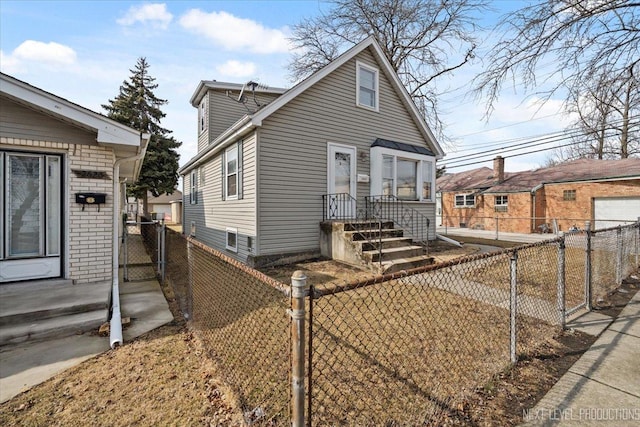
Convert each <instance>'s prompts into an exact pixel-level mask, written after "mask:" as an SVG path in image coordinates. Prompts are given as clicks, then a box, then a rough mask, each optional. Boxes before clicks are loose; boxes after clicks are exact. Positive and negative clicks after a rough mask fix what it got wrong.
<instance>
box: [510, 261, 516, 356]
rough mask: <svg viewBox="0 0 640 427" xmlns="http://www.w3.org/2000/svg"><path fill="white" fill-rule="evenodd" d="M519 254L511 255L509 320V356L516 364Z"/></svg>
mask: <svg viewBox="0 0 640 427" xmlns="http://www.w3.org/2000/svg"><path fill="white" fill-rule="evenodd" d="M517 265H518V252H517V251H513V252H512V253H511V264H510V266H511V269H510V276H511V287H510V292H509V296H510V301H511V308H510V310H509V314H510V319H509V330H510V336H509V338H510V348H509V354H510V356H511V363H516V362H517V361H518V358H517V355H516V352H517V336H516V329H517V323H516V322H517V315H518V311H517V310H518V270H517V269H518V267H517Z"/></svg>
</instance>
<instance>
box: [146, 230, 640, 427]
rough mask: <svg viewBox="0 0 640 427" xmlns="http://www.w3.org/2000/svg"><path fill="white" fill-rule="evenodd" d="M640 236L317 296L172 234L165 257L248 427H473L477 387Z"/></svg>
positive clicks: (602, 286)
mask: <svg viewBox="0 0 640 427" xmlns="http://www.w3.org/2000/svg"><path fill="white" fill-rule="evenodd" d="M639 233H640V224H634V225H632V226H626V227H617V228H614V229H607V230H598V231H595V232H591V231H576V232H572V233H567V234H566V235H562V236H560V237H557V238H553V239H551V240H547V241H544V242H540V243H536V244H532V245H525V246H521V247H518V248H512V249H508V250H505V251H502V252H495V253H489V254H481V255H475V256H470V257H466V258H461V259H457V260H454V261H450V262H448V263H441V264H437V265H432V266H428V267H423V268H420V269H414V270H410V271H405V272H401V273H395V274H393V275H387V276H375V277H373V276H372V277H370V278H368V279H367V280H363V281H358V282H344V283H332V284H325V285H316V284H313V283H311V284H310V285H311V286H310V287H309V289H308V290H307V291H306V292H300V291H294V292H292V291H291V290H290V288H289V286H288V285H284V284H282V283H279V282H277V281H275V280H273V279H271V278H269V277H267V276H265V275H263V274H262V273H259V272H257V271H255V270H252V269H250V268H249V267H247V266H246V265H244V264H242V263H239V262H238V261H235V260H233V259H231V258H229V257H227V256H225V255H224V254H222V253H220V252H218V251H215V250H213V249H210V248H208V247H206V246H204V245H203V244H201V243H199V242H197V241H196V240H194V239H191V238H186V237H184V236H182V235H180V234H178V233H175V232H172V231H167V232H166V233H165V232H162V233H160V236H161V240H162V241H165V240H166V243H165V244H164V245H165V246H166V250H165V251H164V254H165V255H163V256H160V259H161V261H160V264H161V265H163V266H166V269H165V272H164V274H165V277H166V281H167V282H168V283H170V284H171V286H172V288H173V290H174V292H175V294H176V296H177V298H178V301H179V302H180V305H181V307H182V310H183V312H184V313H185V314H186V315H187V316H188V317H189V318H190V326H191V327H192V328H193V330H194V331H195V332H196V333H197V335H198V336H199V337H200V338H201V339H202V341H203V342H204V345H205V347H206V348H207V351H208V353H209V356H210V357H211V358H212V359H213V360H214V361H216V362H217V363H218V364H219V366H220V372H222V373H224V376H225V378H226V380H227V382H228V383H229V385H230V386H231V387H232V388H233V390H234V391H235V392H236V398H237V402H238V404H239V405H240V407H241V408H242V410H243V412H244V414H245V419H246V421H247V423H248V424H257V425H291V424H293V425H301V424H300V420H305V423H306V424H307V425H318V426H320V425H389V426H392V425H465V424H470V423H471V424H473V423H474V422H476V421H478V420H475V421H474V420H472V419H470V418H469V417H471V415H470V411H469V405H470V401H472V398H473V395H474V393H476V392H477V390H479V389H482V388H485V387H489V386H490V384H491V382H492V380H493V379H494V378H495V375H497V374H498V373H500V372H503V371H504V370H505V369H508V367H509V366H510V365H511V364H512V363H513V362H516V361H517V360H518V359H520V358H522V357H526V356H527V355H530V354H531V353H532V352H534V351H535V349H536V348H538V347H539V346H540V345H541V344H542V343H543V342H544V341H545V340H547V339H548V338H549V337H550V336H553V335H554V334H555V333H557V332H558V330H559V329H560V328H562V327H564V324H565V322H566V319H567V316H569V315H570V314H571V313H573V312H576V311H577V310H579V309H581V308H585V309H590V308H591V306H592V304H594V303H596V302H597V300H598V298H603V297H606V295H607V294H608V293H610V292H611V291H612V290H613V289H614V288H615V287H617V286H618V285H619V284H620V283H621V281H622V279H623V278H624V277H626V276H628V275H629V274H631V273H632V272H633V271H635V270H636V269H637V268H638V252H639V250H640V248H639V237H640V235H639ZM158 247H160V248H162V247H163V243H162V242H161V243H160V245H159V246H158ZM294 282H304V280H301V279H300V280H298V279H296V281H294ZM294 301H296V302H295V304H294ZM302 307H304V311H302ZM300 366H302V367H303V369H304V371H303V372H306V378H301V377H300V376H299V368H300ZM300 393H302V394H301V395H300ZM301 402H302V403H304V405H302V406H300V403H301Z"/></svg>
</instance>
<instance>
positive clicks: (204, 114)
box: [198, 95, 209, 133]
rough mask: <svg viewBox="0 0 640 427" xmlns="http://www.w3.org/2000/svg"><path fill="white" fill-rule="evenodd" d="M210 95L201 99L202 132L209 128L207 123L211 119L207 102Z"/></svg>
mask: <svg viewBox="0 0 640 427" xmlns="http://www.w3.org/2000/svg"><path fill="white" fill-rule="evenodd" d="M208 99H209V96H208V95H205V96H204V97H203V98H202V101H200V106H199V107H198V129H199V132H200V133H202V132H204V131H206V130H207V124H208V122H209V120H208V119H207V103H208Z"/></svg>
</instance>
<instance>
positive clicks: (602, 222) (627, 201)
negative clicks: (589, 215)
mask: <svg viewBox="0 0 640 427" xmlns="http://www.w3.org/2000/svg"><path fill="white" fill-rule="evenodd" d="M593 217H594V219H595V222H596V224H595V228H596V229H600V228H608V227H616V226H618V225H624V224H629V223H632V222H636V221H637V220H638V218H639V217H640V196H639V197H598V198H594V199H593Z"/></svg>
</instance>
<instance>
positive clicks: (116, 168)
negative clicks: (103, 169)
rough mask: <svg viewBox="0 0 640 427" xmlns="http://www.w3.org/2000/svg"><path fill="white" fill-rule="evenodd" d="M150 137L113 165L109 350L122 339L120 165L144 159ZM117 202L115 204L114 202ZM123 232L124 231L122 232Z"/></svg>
mask: <svg viewBox="0 0 640 427" xmlns="http://www.w3.org/2000/svg"><path fill="white" fill-rule="evenodd" d="M150 137H151V136H150V135H149V134H147V133H145V134H142V135H141V136H140V139H142V140H143V141H144V140H146V141H147V143H146V144H143V148H142V150H141V152H140V153H138V154H136V155H135V156H132V157H126V158H123V159H120V160H116V162H115V163H114V165H113V266H112V270H113V272H112V278H113V280H112V284H111V319H110V321H109V345H110V346H111V348H116V346H118V345H121V344H122V342H123V339H122V313H121V312H120V284H119V280H120V278H119V272H118V260H119V257H120V251H119V246H118V243H119V240H120V239H119V237H120V236H119V235H118V234H119V233H118V230H119V229H120V225H119V224H120V209H118V207H119V205H120V197H118V198H117V199H116V197H117V196H119V195H120V188H119V187H120V164H121V163H124V162H134V161H136V160H140V159H142V158H144V156H145V154H146V152H147V150H146V145H147V144H148V142H149V139H150ZM116 200H117V202H116ZM123 232H124V230H123Z"/></svg>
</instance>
